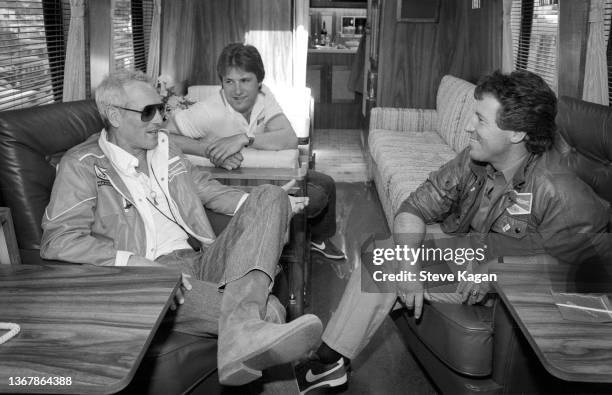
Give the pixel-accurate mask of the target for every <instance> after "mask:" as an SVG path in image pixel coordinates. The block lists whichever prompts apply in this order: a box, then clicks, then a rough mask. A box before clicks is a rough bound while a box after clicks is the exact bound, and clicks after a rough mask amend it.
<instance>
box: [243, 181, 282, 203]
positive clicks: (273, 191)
mask: <svg viewBox="0 0 612 395" xmlns="http://www.w3.org/2000/svg"><path fill="white" fill-rule="evenodd" d="M250 195H251V196H253V197H257V198H258V199H261V200H267V199H270V200H277V199H284V200H286V198H287V192H285V191H284V190H283V188H281V187H279V186H277V185H271V184H264V185H259V186H257V187H255V188H253V189H252V190H251V193H250Z"/></svg>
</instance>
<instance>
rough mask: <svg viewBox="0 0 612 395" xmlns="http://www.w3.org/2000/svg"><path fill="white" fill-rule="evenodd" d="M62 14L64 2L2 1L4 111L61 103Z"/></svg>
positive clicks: (0, 96)
mask: <svg viewBox="0 0 612 395" xmlns="http://www.w3.org/2000/svg"><path fill="white" fill-rule="evenodd" d="M62 11H63V10H62V2H61V0H18V1H17V0H12V1H10V0H9V1H2V0H0V110H8V109H17V108H23V107H30V106H33V105H38V104H45V103H52V102H54V101H61V99H62V86H63V78H64V59H65V50H66V43H65V38H64V19H65V15H63V13H62ZM66 12H67V13H69V12H70V9H69V8H68V9H67V10H66Z"/></svg>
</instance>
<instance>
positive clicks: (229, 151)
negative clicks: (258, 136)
mask: <svg viewBox="0 0 612 395" xmlns="http://www.w3.org/2000/svg"><path fill="white" fill-rule="evenodd" d="M248 142H249V140H248V137H247V136H246V135H245V134H244V133H239V134H235V135H233V136H229V137H222V138H220V139H218V140H215V141H214V142H213V143H211V144H210V145H209V146H208V148H207V150H206V156H208V158H210V161H211V162H213V163H214V164H215V165H216V164H217V163H222V162H224V161H225V160H226V159H227V158H229V157H230V156H231V155H234V154H235V153H237V152H240V150H242V149H243V148H244V146H245V145H246V144H247V143H248Z"/></svg>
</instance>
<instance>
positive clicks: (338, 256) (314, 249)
mask: <svg viewBox="0 0 612 395" xmlns="http://www.w3.org/2000/svg"><path fill="white" fill-rule="evenodd" d="M310 250H311V251H314V252H317V253H319V254H321V255H323V256H324V257H326V258H329V259H335V260H341V259H346V255H342V256H340V255H329V254H326V253H325V252H323V251H321V250H319V249H318V248H316V247H310Z"/></svg>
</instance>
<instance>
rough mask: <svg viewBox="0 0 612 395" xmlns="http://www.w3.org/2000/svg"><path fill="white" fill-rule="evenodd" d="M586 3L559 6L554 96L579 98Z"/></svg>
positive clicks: (567, 1) (568, 0) (566, 0)
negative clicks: (556, 75)
mask: <svg viewBox="0 0 612 395" xmlns="http://www.w3.org/2000/svg"><path fill="white" fill-rule="evenodd" d="M588 12H589V0H562V1H561V2H560V3H559V41H558V42H559V44H558V46H559V51H558V56H559V59H558V61H557V65H558V73H559V75H558V92H557V93H558V95H559V96H561V95H567V96H572V97H577V98H579V99H580V98H582V86H583V83H584V65H585V56H586V43H587V37H588V27H587V19H588Z"/></svg>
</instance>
